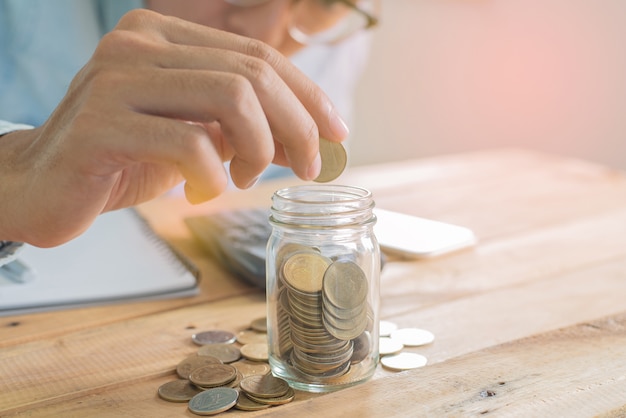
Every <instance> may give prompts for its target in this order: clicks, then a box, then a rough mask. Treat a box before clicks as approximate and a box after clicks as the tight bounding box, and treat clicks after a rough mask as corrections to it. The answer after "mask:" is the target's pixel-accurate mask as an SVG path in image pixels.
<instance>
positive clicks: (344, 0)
mask: <svg viewBox="0 0 626 418" xmlns="http://www.w3.org/2000/svg"><path fill="white" fill-rule="evenodd" d="M327 1H328V3H331V4H332V3H341V4H343V5H345V6H347V7H349V8H351V9H352V10H354V11H355V12H357V13H359V14H361V15H362V16H363V17H364V18H365V19H366V20H367V24H366V25H365V27H364V28H363V29H366V30H367V29H371V28H373V27H374V26H376V25H378V18H377V17H376V16H373V15H372V14H371V13H369V12H367V11H365V10H363V9H361V8H360V7H359V6H357V5H356V4H354V3H352V2H351V1H350V0H327Z"/></svg>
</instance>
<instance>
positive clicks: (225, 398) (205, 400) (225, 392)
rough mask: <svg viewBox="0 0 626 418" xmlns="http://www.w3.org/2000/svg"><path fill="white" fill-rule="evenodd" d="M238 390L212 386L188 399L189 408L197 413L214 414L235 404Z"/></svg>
mask: <svg viewBox="0 0 626 418" xmlns="http://www.w3.org/2000/svg"><path fill="white" fill-rule="evenodd" d="M238 396H239V392H237V391H236V390H235V389H232V388H213V389H209V390H205V391H203V392H200V393H198V394H197V395H196V396H194V397H193V398H191V400H190V401H189V406H188V407H189V410H190V411H191V412H193V413H194V414H197V415H215V414H219V413H220V412H224V411H227V410H229V409H230V408H232V407H233V406H235V404H236V403H237V397H238Z"/></svg>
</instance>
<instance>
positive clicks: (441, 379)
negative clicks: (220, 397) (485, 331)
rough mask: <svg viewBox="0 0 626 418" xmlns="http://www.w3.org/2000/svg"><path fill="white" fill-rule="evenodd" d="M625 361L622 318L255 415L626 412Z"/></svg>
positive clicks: (624, 315)
mask: <svg viewBox="0 0 626 418" xmlns="http://www.w3.org/2000/svg"><path fill="white" fill-rule="evenodd" d="M624 358H626V312H624V313H622V314H619V315H615V316H611V317H608V318H604V319H600V320H597V321H593V322H586V323H583V324H580V325H576V326H572V327H568V328H564V329H559V330H556V331H552V332H550V333H545V334H541V335H537V336H532V337H528V338H524V339H521V340H517V341H514V342H511V343H507V344H502V345H499V346H496V347H492V348H487V349H484V350H482V351H479V352H475V353H470V354H467V355H465V356H463V357H458V358H454V359H451V360H448V361H446V362H442V363H439V364H436V365H433V366H430V367H425V368H423V369H421V370H414V371H410V372H406V373H403V374H400V375H397V376H394V377H393V379H389V378H387V379H378V380H374V381H371V382H368V383H367V384H365V385H362V386H360V387H355V388H351V389H347V390H344V391H340V392H336V393H332V394H329V395H326V396H324V397H320V398H315V399H310V400H308V401H307V402H303V403H298V404H293V405H286V406H283V407H281V408H276V409H275V410H272V411H271V412H267V413H265V414H260V416H268V415H270V414H271V416H273V417H283V416H284V417H293V416H298V417H316V416H338V417H339V416H368V417H386V416H389V414H390V413H392V414H393V415H394V416H424V417H430V416H432V417H441V416H463V417H480V416H489V415H495V416H528V417H534V416H544V417H549V416H566V417H591V416H595V415H597V414H601V413H607V412H610V411H620V410H624V407H625V406H626V398H625V397H624V393H626V362H624V361H623V360H624ZM328 405H333V409H332V410H330V411H329V409H328Z"/></svg>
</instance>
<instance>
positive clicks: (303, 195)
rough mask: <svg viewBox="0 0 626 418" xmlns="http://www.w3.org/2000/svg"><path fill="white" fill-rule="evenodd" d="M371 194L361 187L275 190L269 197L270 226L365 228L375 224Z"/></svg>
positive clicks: (325, 186) (308, 187) (325, 185)
mask: <svg viewBox="0 0 626 418" xmlns="http://www.w3.org/2000/svg"><path fill="white" fill-rule="evenodd" d="M373 208H374V200H373V198H372V193H371V192H370V191H369V190H367V189H365V188H362V187H355V186H342V185H332V184H330V185H329V184H324V185H302V186H295V187H288V188H285V189H280V190H277V191H276V192H275V193H274V196H273V197H272V207H271V216H270V222H271V223H272V224H278V225H280V224H285V225H295V224H297V225H300V226H303V227H306V226H311V227H318V228H325V227H328V228H338V227H342V226H354V225H368V224H370V223H374V222H375V221H376V217H375V216H374V215H373V212H372V209H373Z"/></svg>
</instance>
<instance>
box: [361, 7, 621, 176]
mask: <svg viewBox="0 0 626 418" xmlns="http://www.w3.org/2000/svg"><path fill="white" fill-rule="evenodd" d="M625 111H626V1H624V0H386V1H384V4H383V11H382V24H381V26H380V27H379V28H378V29H376V30H375V32H374V34H373V40H372V50H371V53H370V57H369V63H368V66H367V68H366V71H365V73H364V75H363V77H362V78H361V79H360V81H359V84H358V88H357V93H356V104H355V109H354V123H353V126H354V128H353V129H352V140H351V144H350V153H351V157H350V164H351V165H361V164H367V163H374V162H387V161H393V160H400V159H407V158H414V157H425V156H431V155H437V154H444V153H453V152H459V151H465V150H477V149H484V148H494V147H524V148H531V149H536V150H541V151H546V152H550V153H556V154H561V155H568V156H575V157H582V158H585V159H588V160H592V161H598V162H601V163H603V164H606V165H609V166H613V167H618V168H624V169H626V114H625Z"/></svg>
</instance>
